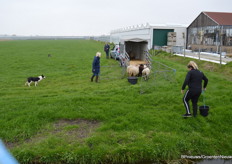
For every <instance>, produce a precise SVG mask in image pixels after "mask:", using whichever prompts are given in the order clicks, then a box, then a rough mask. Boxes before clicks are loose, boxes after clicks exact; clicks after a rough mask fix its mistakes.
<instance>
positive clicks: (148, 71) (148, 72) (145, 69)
mask: <svg viewBox="0 0 232 164" xmlns="http://www.w3.org/2000/svg"><path fill="white" fill-rule="evenodd" d="M150 72H151V70H150V69H149V68H148V67H147V66H146V65H144V69H143V71H142V77H143V78H144V80H148V78H149V74H150Z"/></svg>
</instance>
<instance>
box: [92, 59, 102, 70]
mask: <svg viewBox="0 0 232 164" xmlns="http://www.w3.org/2000/svg"><path fill="white" fill-rule="evenodd" d="M92 72H93V73H99V72H100V57H98V56H94V59H93V64H92Z"/></svg>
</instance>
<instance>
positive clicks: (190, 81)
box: [182, 69, 208, 91]
mask: <svg viewBox="0 0 232 164" xmlns="http://www.w3.org/2000/svg"><path fill="white" fill-rule="evenodd" d="M202 80H204V85H203V87H204V88H206V86H207V84H208V79H207V77H206V76H205V75H204V73H203V72H201V71H199V70H197V69H192V70H190V71H189V72H188V73H187V75H186V78H185V81H184V83H183V85H182V90H184V89H185V87H186V85H188V87H189V90H198V91H201V90H202Z"/></svg>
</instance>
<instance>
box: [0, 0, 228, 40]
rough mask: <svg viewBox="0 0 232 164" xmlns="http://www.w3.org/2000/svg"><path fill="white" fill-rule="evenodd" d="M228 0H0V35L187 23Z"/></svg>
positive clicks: (81, 32) (219, 9)
mask: <svg viewBox="0 0 232 164" xmlns="http://www.w3.org/2000/svg"><path fill="white" fill-rule="evenodd" d="M231 6H232V0H114V1H113V0H0V35H1V34H8V35H12V34H16V35H28V36H29V35H43V36H47V35H49V36H55V35H60V36H85V35H107V34H110V31H111V30H115V29H118V28H123V27H128V26H133V25H140V24H146V23H149V24H184V25H189V24H190V23H191V22H192V21H193V20H194V19H195V18H196V17H197V16H198V15H199V14H200V13H201V12H202V11H214V12H232V7H231Z"/></svg>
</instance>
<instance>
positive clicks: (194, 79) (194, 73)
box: [181, 61, 208, 117]
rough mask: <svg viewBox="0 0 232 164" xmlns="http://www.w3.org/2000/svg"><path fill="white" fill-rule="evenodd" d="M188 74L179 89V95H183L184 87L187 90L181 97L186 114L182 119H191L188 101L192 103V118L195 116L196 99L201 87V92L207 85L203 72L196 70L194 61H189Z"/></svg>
mask: <svg viewBox="0 0 232 164" xmlns="http://www.w3.org/2000/svg"><path fill="white" fill-rule="evenodd" d="M187 68H188V70H189V72H188V73H187V75H186V77H185V81H184V83H183V85H182V88H181V93H182V94H184V90H185V87H186V85H188V90H187V91H186V92H185V94H184V97H183V102H184V106H185V109H186V114H184V115H183V117H191V116H192V115H191V113H190V107H189V100H191V101H192V106H193V116H194V117H196V115H197V102H198V98H199V97H200V95H201V92H202V87H203V90H206V86H207V84H208V79H207V77H206V76H205V75H204V73H203V72H201V71H199V70H198V66H197V64H196V63H195V62H194V61H190V62H189V63H188V65H187ZM202 81H204V85H203V86H202Z"/></svg>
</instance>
